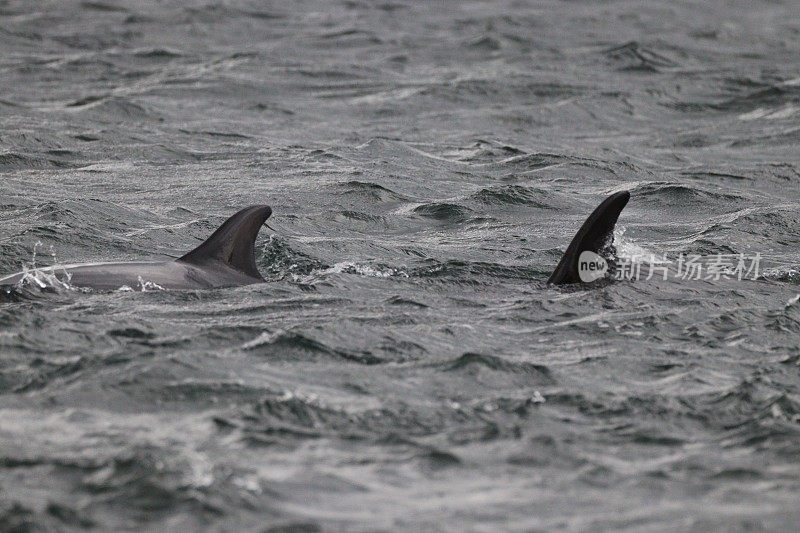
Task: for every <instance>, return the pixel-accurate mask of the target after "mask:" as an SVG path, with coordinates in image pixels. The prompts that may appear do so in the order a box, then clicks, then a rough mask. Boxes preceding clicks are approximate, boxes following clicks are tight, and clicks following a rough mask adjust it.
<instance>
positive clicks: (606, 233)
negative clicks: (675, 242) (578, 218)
mask: <svg viewBox="0 0 800 533" xmlns="http://www.w3.org/2000/svg"><path fill="white" fill-rule="evenodd" d="M630 198H631V193H630V192H628V191H620V192H617V193H614V194H612V195H611V196H609V197H608V198H606V199H605V200H603V202H602V203H601V204H600V205H598V206H597V207H596V208H595V210H594V211H592V214H591V215H589V217H588V218H587V219H586V221H585V222H584V223H583V225H582V226H581V227H580V229H579V230H578V233H576V234H575V237H573V238H572V242H570V243H569V246H567V250H566V251H565V252H564V255H563V256H562V257H561V261H559V263H558V266H556V269H555V270H554V271H553V273H552V274H550V278H549V279H548V280H547V283H549V284H552V285H564V284H568V283H581V282H582V280H581V278H580V275H579V270H578V268H579V259H580V256H581V254H582V253H583V252H593V253H594V254H597V255H599V256H602V255H603V254H604V253H605V252H606V251H607V250H610V248H611V246H612V245H613V243H614V226H615V225H616V224H617V219H618V218H619V214H620V213H621V212H622V210H623V209H624V208H625V206H626V205H627V204H628V200H630Z"/></svg>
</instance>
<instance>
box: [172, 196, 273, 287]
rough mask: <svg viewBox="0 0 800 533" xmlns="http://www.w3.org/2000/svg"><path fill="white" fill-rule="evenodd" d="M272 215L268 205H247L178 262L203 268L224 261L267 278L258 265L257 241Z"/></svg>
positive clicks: (243, 270) (245, 272) (250, 273)
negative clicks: (265, 223) (260, 272)
mask: <svg viewBox="0 0 800 533" xmlns="http://www.w3.org/2000/svg"><path fill="white" fill-rule="evenodd" d="M270 215H272V209H271V208H270V207H269V206H266V205H252V206H250V207H245V208H244V209H242V210H241V211H239V212H238V213H236V214H235V215H233V216H232V217H230V218H229V219H228V220H226V221H225V222H224V223H223V224H222V225H221V226H220V227H219V228H218V229H217V231H215V232H214V233H213V234H212V235H211V237H209V238H208V239H206V241H205V242H204V243H203V244H201V245H200V246H198V247H197V248H195V249H194V250H192V251H191V252H189V253H187V254H186V255H184V256H183V257H181V258H180V259H178V261H179V262H182V263H189V264H192V265H196V266H200V267H203V266H208V265H210V264H213V263H222V264H223V265H225V266H227V267H230V268H232V269H234V270H237V271H239V272H241V273H243V274H245V275H247V276H250V277H252V278H256V279H257V280H259V281H264V278H262V277H261V274H259V272H258V268H256V257H255V243H256V237H257V236H258V232H259V230H260V229H261V226H263V225H264V222H266V221H267V219H268V218H269V217H270Z"/></svg>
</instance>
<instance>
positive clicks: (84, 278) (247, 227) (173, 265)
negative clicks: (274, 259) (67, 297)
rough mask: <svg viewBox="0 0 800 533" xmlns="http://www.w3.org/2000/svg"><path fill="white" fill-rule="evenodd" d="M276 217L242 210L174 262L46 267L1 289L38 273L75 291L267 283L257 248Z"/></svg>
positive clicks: (260, 209)
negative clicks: (258, 263) (261, 234)
mask: <svg viewBox="0 0 800 533" xmlns="http://www.w3.org/2000/svg"><path fill="white" fill-rule="evenodd" d="M271 214H272V209H271V208H270V207H268V206H266V205H253V206H250V207H247V208H245V209H242V210H241V211H239V212H238V213H236V214H235V215H233V216H232V217H231V218H229V219H228V220H226V221H225V223H223V224H222V226H220V227H219V229H217V231H215V232H214V233H213V234H212V235H211V237H209V238H208V240H206V241H205V242H204V243H203V244H201V245H200V246H198V247H197V248H195V249H194V250H192V251H191V252H189V253H187V254H186V255H184V256H183V257H181V258H179V259H176V260H174V261H158V262H155V261H149V262H134V263H86V264H81V265H65V266H53V267H46V268H40V269H36V271H35V272H33V273H27V272H20V273H17V274H14V275H12V276H8V277H5V278H1V279H0V287H2V286H9V285H16V284H17V283H19V282H20V281H22V280H23V279H24V278H25V277H26V276H31V275H34V276H35V275H37V274H44V275H45V276H55V277H56V278H57V280H58V281H60V282H62V283H68V284H69V285H70V286H73V287H88V288H92V289H98V290H110V291H113V290H116V289H119V288H122V287H130V288H137V287H139V286H142V287H143V288H144V287H145V286H146V284H154V285H157V286H158V287H160V288H163V289H213V288H219V287H236V286H240V285H250V284H253V283H263V282H264V281H265V280H264V278H262V277H261V274H259V272H258V269H257V268H256V261H255V249H254V247H255V241H256V236H257V235H258V232H259V230H260V229H261V226H262V225H264V222H266V220H267V219H268V218H269V216H270V215H271ZM151 286H152V285H151Z"/></svg>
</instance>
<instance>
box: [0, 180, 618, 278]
mask: <svg viewBox="0 0 800 533" xmlns="http://www.w3.org/2000/svg"><path fill="white" fill-rule="evenodd" d="M630 196H631V195H630V193H629V192H627V191H622V192H618V193H615V194H612V195H611V196H609V197H608V198H606V199H605V200H604V201H603V202H602V203H601V204H600V205H599V206H598V207H597V208H596V209H595V210H594V211H593V212H592V214H591V215H589V218H587V219H586V221H585V222H584V223H583V225H582V226H581V228H580V229H579V230H578V233H577V234H576V235H575V237H574V238H573V239H572V242H570V244H569V246H568V247H567V250H566V251H565V252H564V256H563V257H562V258H561V261H560V262H559V263H558V266H557V267H556V269H555V270H554V271H553V273H552V274H551V275H550V278H549V279H548V280H547V283H550V284H554V285H562V284H568V283H581V279H580V276H579V272H578V259H579V257H580V255H581V253H583V252H585V251H587V250H588V251H591V252H594V253H596V254H601V253H602V252H603V251H604V250H605V249H606V248H607V247H608V246H609V245H610V244H611V243H612V242H613V236H614V226H615V224H616V223H617V219H618V218H619V214H620V213H621V212H622V209H623V208H624V207H625V205H626V204H627V203H628V200H629V199H630ZM271 214H272V209H271V208H270V207H269V206H266V205H253V206H250V207H247V208H245V209H242V210H241V211H239V212H238V213H236V214H235V215H233V216H232V217H231V218H229V219H228V220H226V221H225V223H224V224H222V226H220V227H219V229H217V231H215V232H214V233H213V235H211V237H209V238H208V240H206V241H205V242H204V243H203V244H201V245H200V246H198V247H197V248H195V249H194V250H192V251H191V252H189V253H187V254H186V255H184V256H182V257H180V258H179V259H176V260H174V261H158V262H134V263H86V264H80V265H64V266H52V267H46V268H41V269H37V270H36V272H35V275H42V274H44V275H45V276H54V277H55V278H56V280H58V281H59V282H62V283H65V282H66V283H68V284H69V285H70V286H72V287H88V288H92V289H98V290H117V289H120V288H123V287H130V288H139V287H141V288H145V287H148V286H157V287H158V288H163V289H213V288H221V287H236V286H240V285H251V284H253V283H263V282H265V280H264V278H263V277H261V274H259V272H258V269H257V268H256V260H255V249H254V246H255V240H256V236H257V235H258V232H259V230H260V229H261V226H262V225H264V222H266V220H267V219H268V218H269V217H270V215H271ZM30 275H31V273H28V272H19V273H17V274H13V275H11V276H8V277H5V278H0V287H4V286H5V287H9V286H12V285H17V284H18V283H20V282H21V281H22V280H23V279H25V277H26V276H30Z"/></svg>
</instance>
